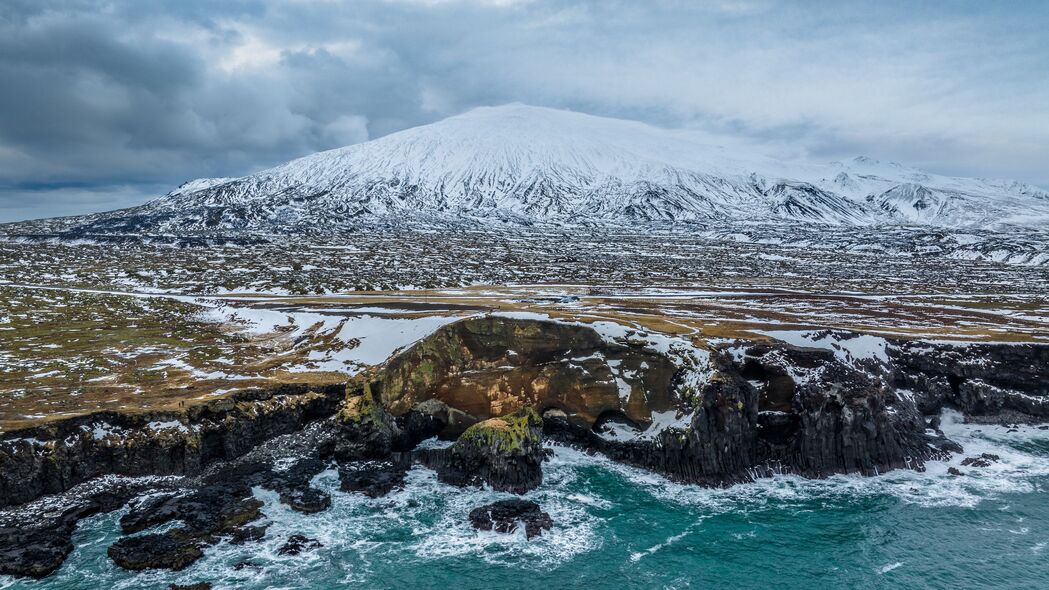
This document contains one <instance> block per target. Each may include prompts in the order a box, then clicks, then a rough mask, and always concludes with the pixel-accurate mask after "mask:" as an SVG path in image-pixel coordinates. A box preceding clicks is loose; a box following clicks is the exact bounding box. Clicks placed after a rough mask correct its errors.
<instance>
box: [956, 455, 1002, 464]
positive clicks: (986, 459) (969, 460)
mask: <svg viewBox="0 0 1049 590" xmlns="http://www.w3.org/2000/svg"><path fill="white" fill-rule="evenodd" d="M1001 460H1002V458H1001V457H999V456H998V455H995V454H993V453H981V454H980V456H979V457H966V458H964V459H962V466H963V467H990V466H991V463H997V462H999V461H1001Z"/></svg>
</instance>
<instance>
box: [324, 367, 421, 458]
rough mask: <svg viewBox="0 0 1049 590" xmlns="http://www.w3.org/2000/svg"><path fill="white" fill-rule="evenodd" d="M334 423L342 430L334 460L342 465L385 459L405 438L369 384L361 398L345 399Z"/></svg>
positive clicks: (355, 396) (357, 396) (356, 396)
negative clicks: (358, 461) (349, 462)
mask: <svg viewBox="0 0 1049 590" xmlns="http://www.w3.org/2000/svg"><path fill="white" fill-rule="evenodd" d="M335 423H336V425H337V428H339V431H340V432H339V438H338V441H337V442H336V443H335V458H336V459H337V460H338V461H340V462H341V461H352V460H355V459H382V458H385V457H386V456H388V455H389V454H390V453H391V452H393V451H394V450H396V449H397V447H399V446H400V445H401V443H402V441H403V439H404V437H405V434H404V432H403V431H402V430H401V428H400V426H399V425H398V424H397V420H396V419H395V418H394V417H393V416H392V415H390V413H389V412H388V411H387V410H386V408H384V407H383V406H382V404H381V403H380V402H379V400H377V399H376V398H375V396H374V395H373V394H372V391H371V386H370V385H366V386H365V387H364V390H363V391H362V392H361V393H360V394H359V395H352V396H348V397H347V398H346V400H345V402H343V406H342V408H341V409H340V410H339V413H338V414H336V416H335Z"/></svg>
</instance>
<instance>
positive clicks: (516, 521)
mask: <svg viewBox="0 0 1049 590" xmlns="http://www.w3.org/2000/svg"><path fill="white" fill-rule="evenodd" d="M470 524H472V525H473V527H474V528H475V529H477V530H480V531H495V532H497V533H513V532H514V531H516V530H517V529H518V528H519V527H521V526H524V529H525V535H526V536H527V538H529V539H531V538H533V537H538V536H539V535H541V534H543V531H544V530H550V529H551V528H553V526H554V521H553V519H551V518H550V515H549V514H547V513H546V512H543V510H542V508H540V507H539V504H536V503H535V502H531V501H529V500H522V499H519V498H512V499H509V500H500V501H498V502H493V503H492V504H488V505H486V506H481V507H479V508H474V509H473V510H471V511H470Z"/></svg>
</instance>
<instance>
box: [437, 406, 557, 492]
mask: <svg viewBox="0 0 1049 590" xmlns="http://www.w3.org/2000/svg"><path fill="white" fill-rule="evenodd" d="M542 428H543V419H542V418H540V417H539V414H537V413H536V411H535V410H533V409H532V408H531V407H525V408H521V409H520V410H518V411H516V412H514V413H513V414H510V415H508V416H503V417H500V418H490V419H488V420H485V421H484V422H478V423H477V424H474V425H473V426H471V427H470V428H468V429H466V432H464V433H463V434H462V435H461V436H460V437H459V439H458V440H457V441H455V444H453V445H452V446H451V447H449V448H447V449H428V450H422V451H418V452H417V456H418V457H419V458H420V460H421V461H422V462H423V463H424V464H425V465H427V466H428V467H430V468H432V469H434V470H435V471H437V478H438V479H439V480H440V481H443V482H445V483H450V484H452V485H459V486H465V485H481V484H487V485H489V486H491V487H492V489H495V490H498V491H503V492H511V493H515V494H523V493H525V492H527V491H529V490H532V489H534V488H536V487H538V486H539V485H540V484H541V483H542V482H543V470H542V466H541V464H542V462H543V459H544V458H545V456H546V453H545V451H544V450H543V437H542Z"/></svg>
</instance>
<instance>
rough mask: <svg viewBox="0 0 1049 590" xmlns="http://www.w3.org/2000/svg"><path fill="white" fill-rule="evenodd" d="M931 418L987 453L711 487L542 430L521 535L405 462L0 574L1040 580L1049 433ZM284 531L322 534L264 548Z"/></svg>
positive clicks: (846, 582)
mask: <svg viewBox="0 0 1049 590" xmlns="http://www.w3.org/2000/svg"><path fill="white" fill-rule="evenodd" d="M944 430H945V431H946V432H947V434H948V436H950V437H951V438H953V439H954V440H957V441H958V442H960V443H961V444H962V445H963V446H964V447H965V449H966V453H965V455H966V456H970V455H974V454H979V453H994V454H997V455H999V456H1000V457H1001V460H1000V461H999V462H997V463H994V464H992V465H991V466H990V467H987V468H983V469H980V468H969V467H961V466H960V461H961V459H962V456H958V457H955V458H954V459H953V460H952V461H951V462H950V463H949V464H948V463H942V462H933V463H930V464H929V465H928V469H927V470H926V471H925V472H922V473H919V472H913V471H894V472H891V473H887V474H883V475H880V476H876V477H869V478H868V477H858V476H836V477H832V478H829V479H825V480H806V479H802V478H798V477H793V476H778V477H774V478H770V479H764V480H760V481H758V482H755V483H752V484H745V485H738V486H734V487H732V488H729V489H716V490H712V489H703V488H697V487H694V486H688V485H681V484H676V483H672V482H669V481H667V480H666V479H664V478H662V477H660V476H658V475H655V474H652V473H649V472H646V471H643V470H640V469H635V468H632V467H626V466H623V465H618V464H616V463H613V462H611V461H609V460H607V459H604V458H601V457H594V456H589V455H586V454H584V453H582V452H579V451H577V450H574V449H570V448H566V447H557V446H555V447H553V450H554V453H553V456H552V457H551V459H550V460H549V462H547V463H546V464H544V478H545V479H544V483H543V485H542V487H540V488H539V489H537V490H535V491H533V492H532V493H530V494H528V495H527V496H526V498H528V499H531V500H534V501H536V502H538V503H539V504H540V505H541V506H542V507H543V509H544V510H546V511H547V512H549V513H550V515H551V516H552V517H553V519H554V522H555V527H554V529H553V530H551V531H547V532H546V533H545V534H544V535H543V536H542V537H539V538H535V539H532V540H531V541H529V540H526V539H525V537H524V534H523V531H521V532H520V534H513V535H500V534H498V533H482V532H477V531H475V530H473V529H472V528H471V527H470V524H469V521H468V519H467V514H468V513H469V511H470V510H471V509H472V508H475V507H477V506H480V505H482V504H486V503H488V502H491V501H494V500H497V499H501V498H505V497H507V495H506V494H501V493H495V492H492V491H490V490H481V489H467V490H463V489H459V488H454V487H450V486H447V485H444V484H441V483H439V482H437V479H436V477H435V476H434V475H433V473H432V472H430V471H428V470H426V469H424V468H421V467H417V468H414V469H413V470H412V471H411V472H410V473H409V476H408V480H407V485H406V486H405V487H404V489H402V490H399V491H396V492H394V493H392V494H390V495H389V496H387V497H385V498H381V499H369V498H366V497H364V496H360V495H355V494H348V493H343V492H340V491H338V477H337V475H336V474H335V472H334V471H326V472H323V473H321V474H320V475H318V476H317V479H316V485H317V486H318V487H321V488H324V489H328V490H330V491H331V492H332V494H333V502H332V507H331V508H330V509H329V510H327V511H325V512H323V513H320V514H314V515H303V514H298V513H295V512H292V511H291V510H289V509H288V508H287V507H285V506H283V505H282V504H280V503H279V502H278V500H277V497H276V494H273V493H271V492H267V491H264V490H257V492H256V493H257V494H258V496H259V497H260V498H261V499H262V500H263V501H265V503H266V507H265V508H264V512H265V514H266V517H267V519H268V521H269V522H270V526H269V530H268V532H267V535H266V537H265V539H264V540H263V541H262V542H260V543H255V544H247V545H240V546H236V545H230V544H225V543H224V544H220V545H218V546H215V547H211V548H208V549H207V550H206V551H205V557H204V558H203V559H201V560H200V561H198V562H197V563H195V564H193V565H192V566H190V567H189V568H187V569H185V570H183V571H181V572H166V571H162V572H157V571H152V572H127V571H124V570H121V569H120V568H118V567H116V566H115V565H114V564H113V563H112V562H111V561H110V560H109V558H108V557H107V556H106V548H107V547H108V546H109V545H110V544H111V543H113V542H114V541H115V540H116V539H117V538H118V537H119V527H118V521H119V518H120V515H121V513H122V512H120V511H118V512H114V513H110V514H104V515H99V516H96V517H93V518H90V519H87V520H85V521H84V522H83V523H82V524H81V526H80V528H79V529H78V530H77V532H76V534H75V536H74V544H75V545H76V549H75V551H74V552H73V554H72V555H71V556H70V558H69V560H68V561H67V562H66V563H65V564H64V565H63V566H62V568H61V569H60V570H59V571H58V572H56V573H55V574H54V575H52V576H50V577H48V578H46V579H44V580H39V581H27V580H14V579H5V578H0V588H38V589H60V588H61V589H77V590H83V589H86V588H104V589H107V590H110V589H113V590H116V589H125V588H166V587H167V585H168V584H170V583H172V582H175V583H181V584H190V583H195V582H204V581H206V582H210V583H211V584H213V586H214V587H215V588H238V589H248V590H255V589H278V588H280V589H283V588H288V589H292V588H317V589H328V588H433V589H441V590H452V589H454V590H460V589H474V588H477V589H480V588H485V589H491V588H515V589H531V588H534V589H542V590H554V589H558V588H586V589H591V590H593V589H600V588H616V589H631V588H638V589H640V588H645V589H648V588H733V589H749V588H754V589H759V588H760V589H765V588H783V589H792V588H797V589H813V588H908V589H912V588H952V589H967V588H1015V589H1021V588H1024V589H1026V588H1030V589H1039V588H1049V554H1047V550H1046V545H1047V543H1049V431H1047V430H1040V429H1038V428H1034V427H1022V428H1019V429H1017V430H1016V431H1012V432H1010V429H1007V428H1004V427H998V426H976V425H966V424H962V423H961V421H960V419H959V417H958V416H957V415H948V416H947V417H946V418H945V420H944ZM950 466H955V467H957V468H959V469H961V470H962V471H963V472H964V473H965V475H963V476H953V475H950V474H949V473H948V472H947V469H948V467H950ZM168 526H171V525H168ZM294 533H299V534H304V535H306V536H308V537H312V538H315V539H318V540H319V541H320V542H321V543H323V547H322V548H320V549H317V550H315V551H312V552H309V553H305V554H302V555H298V556H281V555H278V554H277V549H278V548H279V547H280V546H281V545H282V544H283V543H284V541H285V540H286V539H287V537H288V536H289V535H291V534H294Z"/></svg>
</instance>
